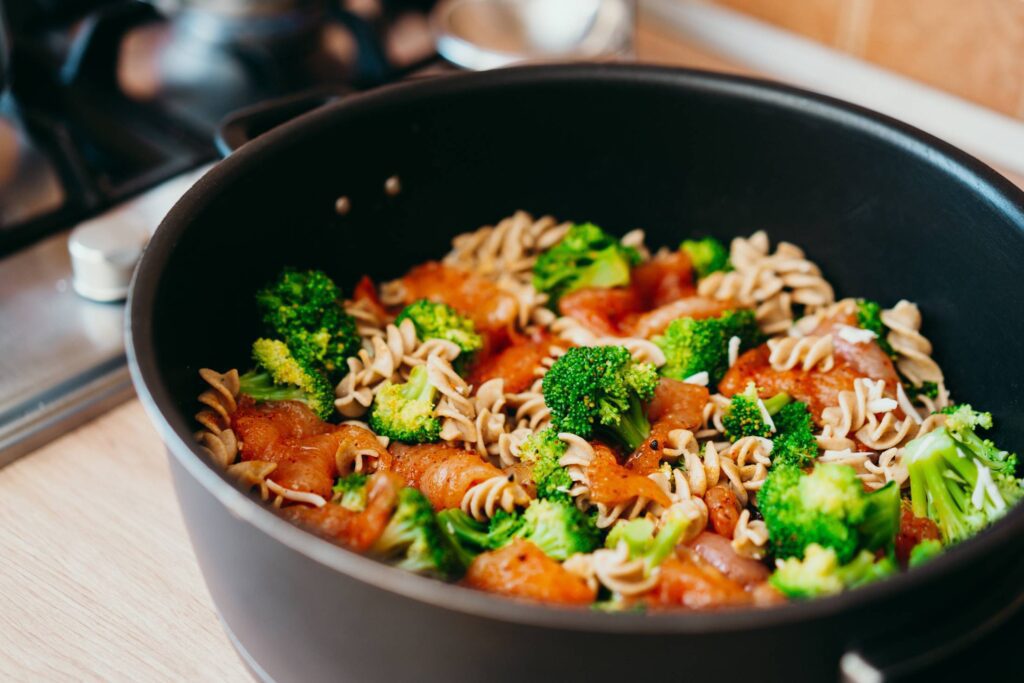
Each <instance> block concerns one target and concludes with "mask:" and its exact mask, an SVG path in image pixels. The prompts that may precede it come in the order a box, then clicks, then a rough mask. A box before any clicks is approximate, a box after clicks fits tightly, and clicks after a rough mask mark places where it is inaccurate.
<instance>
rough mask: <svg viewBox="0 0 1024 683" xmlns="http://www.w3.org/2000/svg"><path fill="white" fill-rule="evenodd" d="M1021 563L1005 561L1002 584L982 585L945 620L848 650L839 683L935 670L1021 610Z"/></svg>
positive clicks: (879, 681)
mask: <svg viewBox="0 0 1024 683" xmlns="http://www.w3.org/2000/svg"><path fill="white" fill-rule="evenodd" d="M1021 571H1024V562H1020V561H1018V562H1016V563H1007V566H1005V571H1003V570H1002V569H1001V573H1002V576H1004V577H1006V578H1005V579H1004V580H1003V581H997V582H995V583H993V584H990V585H988V586H986V587H985V589H984V591H983V594H982V595H981V596H980V597H981V599H978V600H975V601H973V602H971V603H970V604H969V606H968V608H967V609H964V610H959V611H958V610H953V609H950V610H949V611H948V612H945V614H947V615H948V618H942V619H936V620H935V621H934V622H932V624H931V625H930V626H929V627H928V628H927V629H923V630H915V631H914V632H912V633H909V634H908V635H906V636H905V637H901V636H896V637H889V638H886V639H885V640H883V641H865V642H863V643H860V644H859V645H857V646H856V647H854V648H852V649H850V650H847V652H846V653H845V654H844V655H843V656H842V657H841V658H840V660H839V672H840V680H841V681H842V682H843V683H890V682H893V681H900V680H904V679H906V678H908V677H910V676H912V675H917V674H920V673H922V670H925V669H927V670H928V671H933V670H935V669H936V667H939V666H941V664H942V663H943V662H944V661H945V660H947V659H948V658H950V657H952V656H953V655H956V654H959V653H961V652H963V651H964V650H965V649H967V648H969V647H971V646H972V645H975V644H976V643H978V642H979V641H980V640H981V639H982V638H984V637H985V636H988V635H990V634H992V633H993V632H995V630H996V629H997V628H999V627H1000V626H1002V625H1003V624H1004V623H1006V622H1007V621H1009V620H1010V619H1011V618H1013V617H1014V616H1015V615H1017V614H1018V613H1019V612H1020V610H1021V609H1022V608H1024V591H1021V588H1020V585H1019V577H1020V576H1021V574H1020V572H1021Z"/></svg>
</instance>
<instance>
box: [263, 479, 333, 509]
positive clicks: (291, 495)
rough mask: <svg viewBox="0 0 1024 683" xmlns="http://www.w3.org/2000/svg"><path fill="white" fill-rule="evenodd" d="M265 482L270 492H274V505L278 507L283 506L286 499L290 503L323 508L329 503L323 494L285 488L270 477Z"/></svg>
mask: <svg viewBox="0 0 1024 683" xmlns="http://www.w3.org/2000/svg"><path fill="white" fill-rule="evenodd" d="M264 484H265V485H266V487H267V489H268V490H269V492H270V493H273V494H274V507H276V508H279V507H281V506H282V505H283V504H284V502H285V501H288V502H289V503H301V504H303V505H312V506H314V507H318V508H322V507H323V506H324V505H327V501H326V500H324V498H323V496H320V495H317V494H315V493H311V492H309V491H296V490H294V489H289V488H285V487H284V486H281V485H280V484H278V483H277V482H276V481H274V480H273V479H270V478H267V479H266V480H264Z"/></svg>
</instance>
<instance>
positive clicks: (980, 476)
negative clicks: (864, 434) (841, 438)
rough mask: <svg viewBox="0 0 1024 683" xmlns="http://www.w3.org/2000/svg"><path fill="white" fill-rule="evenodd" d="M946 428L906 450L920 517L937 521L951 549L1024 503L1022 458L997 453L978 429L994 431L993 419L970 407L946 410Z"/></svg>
mask: <svg viewBox="0 0 1024 683" xmlns="http://www.w3.org/2000/svg"><path fill="white" fill-rule="evenodd" d="M943 412H944V413H946V415H947V417H946V424H945V426H944V427H940V428H939V429H936V430H934V431H931V432H928V433H927V434H924V435H923V436H919V437H918V438H916V439H914V440H913V441H911V442H910V443H908V444H907V445H906V447H905V448H904V451H903V462H905V463H906V465H907V470H908V471H909V472H910V501H911V507H912V508H913V511H914V514H915V515H917V516H918V517H928V518H929V519H931V520H933V521H934V522H935V523H936V524H937V525H938V527H939V531H940V532H941V533H942V538H943V540H944V541H945V542H946V543H953V542H956V541H961V540H963V539H965V538H967V537H969V536H972V535H974V534H975V533H977V532H978V531H980V530H981V529H983V528H985V527H986V526H988V525H989V524H991V523H992V522H993V521H995V520H996V519H998V518H1000V517H1002V516H1003V515H1004V514H1006V511H1007V509H1008V508H1009V507H1010V506H1011V505H1013V504H1014V503H1015V502H1017V501H1018V500H1020V498H1022V497H1024V485H1022V482H1021V481H1020V480H1018V479H1016V478H1015V472H1016V467H1017V456H1016V455H1014V454H1011V453H1008V452H1006V451H1003V450H1000V449H998V448H996V446H995V444H993V443H992V442H991V441H990V440H988V439H982V438H981V437H980V436H978V434H977V432H976V429H989V428H991V426H992V416H991V415H990V414H989V413H979V412H976V411H974V410H973V409H972V408H971V407H970V406H969V405H963V406H952V407H950V408H948V409H944V410H943Z"/></svg>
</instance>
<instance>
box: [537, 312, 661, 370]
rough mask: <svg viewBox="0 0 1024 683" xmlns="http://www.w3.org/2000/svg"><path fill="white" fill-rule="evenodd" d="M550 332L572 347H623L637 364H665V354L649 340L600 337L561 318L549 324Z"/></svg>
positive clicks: (573, 319) (567, 318) (578, 324)
mask: <svg viewBox="0 0 1024 683" xmlns="http://www.w3.org/2000/svg"><path fill="white" fill-rule="evenodd" d="M551 331H552V332H554V333H555V334H557V335H558V336H559V337H560V338H562V339H565V340H566V341H568V342H570V343H571V344H572V345H573V346H624V347H626V350H627V351H629V354H630V355H631V356H632V357H633V360H635V361H637V362H638V363H654V365H655V367H661V366H662V365H664V364H665V360H666V359H665V352H664V351H662V350H661V348H660V347H659V346H658V345H657V344H655V343H654V342H652V341H650V340H649V339H641V338H639V337H602V336H598V335H596V334H594V333H593V332H592V331H591V330H590V329H589V328H588V327H586V326H585V325H584V324H583V323H581V322H579V321H578V320H576V319H575V318H571V317H568V316H562V317H560V318H557V319H556V320H555V321H554V322H552V323H551Z"/></svg>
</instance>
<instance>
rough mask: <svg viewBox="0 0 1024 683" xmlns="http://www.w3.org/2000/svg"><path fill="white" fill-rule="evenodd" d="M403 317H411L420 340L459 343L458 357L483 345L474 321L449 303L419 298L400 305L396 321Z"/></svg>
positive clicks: (469, 354) (457, 344)
mask: <svg viewBox="0 0 1024 683" xmlns="http://www.w3.org/2000/svg"><path fill="white" fill-rule="evenodd" d="M406 319H408V320H411V321H412V324H413V325H414V326H415V327H416V335H417V336H418V337H419V338H420V339H421V340H422V339H444V340H446V341H450V342H452V343H454V344H455V345H456V346H458V347H459V349H460V351H461V353H460V355H459V358H460V360H461V359H464V358H468V357H469V356H471V355H472V354H474V353H476V352H477V351H479V350H480V349H481V348H482V347H483V345H484V340H483V337H481V336H480V335H479V334H477V331H476V327H475V326H474V325H473V321H472V320H470V319H469V318H467V317H465V316H464V315H461V314H460V313H459V312H458V311H456V310H455V309H454V308H452V307H451V306H449V305H448V304H443V303H439V302H436V301H429V300H427V299H420V300H419V301H415V302H413V303H411V304H409V305H408V306H406V307H405V308H403V309H402V311H401V312H400V313H399V314H398V317H397V318H395V324H396V325H398V324H399V323H401V322H402V321H403V320H406ZM464 362H465V361H464Z"/></svg>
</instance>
